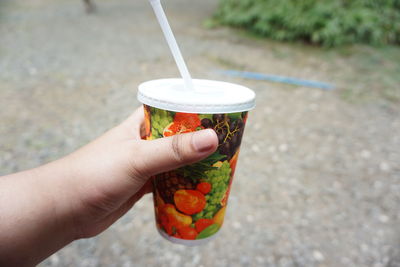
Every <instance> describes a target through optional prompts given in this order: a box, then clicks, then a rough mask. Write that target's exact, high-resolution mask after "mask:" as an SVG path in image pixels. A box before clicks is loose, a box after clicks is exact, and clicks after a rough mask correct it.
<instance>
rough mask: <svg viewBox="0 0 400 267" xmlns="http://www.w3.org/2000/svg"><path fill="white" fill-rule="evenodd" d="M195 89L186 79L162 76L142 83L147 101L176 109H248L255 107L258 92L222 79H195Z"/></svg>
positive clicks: (140, 97) (143, 99) (213, 111)
mask: <svg viewBox="0 0 400 267" xmlns="http://www.w3.org/2000/svg"><path fill="white" fill-rule="evenodd" d="M193 85H194V88H195V89H194V90H187V89H186V88H184V83H183V80H182V79H160V80H152V81H148V82H144V83H142V84H140V85H139V91H138V95H137V98H138V100H139V101H140V102H142V103H143V104H146V105H149V106H152V107H155V108H159V109H164V110H170V111H175V112H186V113H202V114H218V113H234V112H242V111H248V110H250V109H253V108H254V107H255V96H256V95H255V93H254V92H253V91H252V90H250V89H249V88H247V87H244V86H241V85H237V84H233V83H227V82H219V81H211V80H198V79H193Z"/></svg>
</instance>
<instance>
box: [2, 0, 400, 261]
mask: <svg viewBox="0 0 400 267" xmlns="http://www.w3.org/2000/svg"><path fill="white" fill-rule="evenodd" d="M163 3H164V7H165V10H166V13H167V15H168V17H169V19H170V23H171V25H172V27H173V30H174V32H175V34H176V37H177V39H178V42H179V44H180V46H181V49H182V52H183V55H184V57H185V58H186V60H187V64H188V66H189V69H190V71H191V73H192V75H193V76H194V77H196V78H207V79H217V80H226V81H230V82H235V83H240V84H243V85H246V86H248V87H250V88H252V89H253V90H255V92H256V93H257V108H256V109H255V110H254V111H253V112H251V113H250V117H249V121H248V126H247V127H246V132H245V137H244V143H243V145H242V150H241V151H242V152H241V157H240V160H239V166H238V168H237V171H236V178H235V182H234V183H233V188H232V193H231V197H230V200H229V206H228V213H227V217H226V220H225V224H224V227H223V229H222V230H221V233H220V234H219V237H218V238H217V239H215V240H214V241H212V242H210V243H209V244H207V245H205V246H202V247H195V248H186V247H182V246H179V245H173V244H170V243H168V242H167V241H165V240H163V239H162V238H161V237H160V236H159V235H158V233H157V231H156V228H155V225H154V215H153V207H152V199H151V196H146V197H144V199H143V200H142V201H141V202H140V203H138V204H137V205H136V206H135V207H134V208H133V209H132V210H131V211H130V212H129V213H128V214H126V215H125V216H124V217H123V218H121V219H120V220H119V221H118V222H117V223H116V224H115V225H113V226H112V227H111V228H110V229H108V230H107V231H105V232H104V233H102V234H101V235H99V236H98V237H96V238H93V239H87V240H80V241H76V242H74V243H72V244H70V245H69V246H67V247H65V248H64V249H63V250H61V251H60V252H58V253H56V254H54V255H53V256H51V257H50V258H49V259H47V260H46V261H44V262H43V263H42V264H40V265H39V266H41V267H44V266H88V267H89V266H124V267H127V266H373V267H381V266H382V267H395V266H400V208H399V204H400V116H399V115H400V47H399V42H400V2H399V1H397V0H392V1H389V0H387V1H383V0H382V1H370V0H362V1H361V0H357V1H356V0H352V1H339V0H334V1H316V0H309V1H286V0H285V1H283V0H282V1H277V0H246V1H244V0H240V1H239V0H221V1H220V2H218V1H217V0H201V1H194V0H191V1H190V0H186V1H183V0H165V1H164V2H163ZM93 4H94V5H95V6H94V7H90V6H89V7H88V6H86V5H85V4H84V2H83V1H79V0H75V1H67V0H57V1H54V0H52V1H50V0H30V1H23V0H1V1H0V106H1V108H0V122H1V123H0V136H1V139H0V151H1V153H0V174H1V175H3V174H8V173H12V172H16V171H19V170H24V169H27V168H31V167H35V166H38V165H40V164H43V163H45V162H48V161H51V160H54V159H57V158H59V157H62V156H63V155H66V154H67V153H69V152H71V151H74V150H75V149H77V148H79V147H80V146H82V145H83V144H85V143H87V142H89V141H90V140H92V139H94V138H96V137H97V136H99V135H100V134H102V133H103V132H104V131H106V130H107V129H109V128H111V127H113V126H114V125H116V124H117V123H119V122H121V121H122V120H123V119H125V118H126V117H127V116H128V115H129V114H130V113H132V111H133V110H134V109H135V108H136V107H138V106H139V105H140V104H139V103H138V101H137V100H136V92H137V86H138V84H139V83H140V82H143V81H146V80H149V79H155V78H165V77H176V76H178V71H177V68H176V66H175V63H174V61H173V59H172V57H171V55H170V52H169V50H168V47H167V45H166V43H165V41H164V39H163V36H162V33H161V30H160V28H159V25H158V24H157V22H156V19H155V16H154V14H153V12H152V10H151V7H150V5H149V3H148V2H147V1H146V0H107V1H106V0H94V1H93ZM227 70H234V71H247V72H256V73H259V74H268V75H280V76H285V77H290V78H298V79H303V80H314V81H321V82H325V83H329V84H331V85H333V86H334V88H331V87H330V89H329V90H327V88H325V89H324V88H311V87H307V86H304V85H305V84H304V82H301V81H300V82H295V84H287V83H277V82H272V81H270V76H262V75H261V76H260V75H258V76H257V75H256V76H257V77H258V78H260V77H262V79H263V80H256V79H253V78H254V77H255V76H254V75H250V76H249V75H248V74H246V75H243V73H242V72H235V73H236V74H235V75H239V76H240V77H237V76H235V75H232V72H228V73H227V72H223V71H227ZM228 74H229V75H228ZM244 76H246V77H244ZM268 77H269V78H268ZM264 78H265V79H264ZM284 80H285V81H288V79H287V78H285V79H284ZM289 80H292V79H289Z"/></svg>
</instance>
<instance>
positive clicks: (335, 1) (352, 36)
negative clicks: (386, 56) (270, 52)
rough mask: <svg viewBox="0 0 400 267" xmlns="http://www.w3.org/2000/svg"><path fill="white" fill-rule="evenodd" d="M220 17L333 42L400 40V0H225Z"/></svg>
mask: <svg viewBox="0 0 400 267" xmlns="http://www.w3.org/2000/svg"><path fill="white" fill-rule="evenodd" d="M215 21H216V22H217V23H219V24H223V25H231V26H235V27H241V28H244V29H247V30H250V31H252V32H254V33H256V34H257V35H261V36H265V37H270V38H273V39H276V40H281V41H297V40H301V41H304V42H309V43H313V44H321V45H323V46H329V47H332V46H338V45H342V44H351V43H367V44H397V45H398V44H400V0H220V4H219V8H218V10H217V12H216V14H215Z"/></svg>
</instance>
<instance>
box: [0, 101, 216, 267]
mask: <svg viewBox="0 0 400 267" xmlns="http://www.w3.org/2000/svg"><path fill="white" fill-rule="evenodd" d="M142 127H143V109H142V108H139V109H138V110H136V112H135V113H134V114H133V115H132V116H131V117H130V118H128V119H127V120H126V121H124V122H123V123H122V124H120V125H119V126H117V127H115V128H113V129H111V130H110V131H108V132H107V133H105V134H104V135H103V136H101V137H100V138H98V139H97V140H95V141H93V142H92V143H90V144H88V145H86V146H84V147H83V148H81V149H79V150H78V151H76V152H74V153H72V154H71V155H68V156H67V157H65V158H63V159H60V160H57V161H55V162H51V163H49V164H47V165H44V166H41V167H39V168H36V169H33V170H29V171H25V172H21V173H17V174H13V175H9V176H5V177H1V178H0V217H1V220H0V265H1V263H2V262H7V263H10V262H14V263H15V265H18V266H25V264H26V263H28V266H29V264H36V263H38V262H39V261H41V260H43V259H44V258H45V257H47V256H49V255H51V253H53V252H55V251H56V250H58V249H59V248H61V247H63V246H65V245H66V244H68V243H69V242H71V241H73V240H75V239H79V238H85V237H92V236H94V235H97V234H99V233H100V232H102V231H104V230H105V229H106V228H107V227H109V226H110V225H111V224H112V223H113V222H115V221H116V220H117V219H118V218H120V217H121V216H122V215H123V214H125V213H126V212H127V211H128V210H129V209H130V208H131V207H132V206H133V205H134V204H135V203H136V202H137V201H138V200H139V199H140V198H141V197H142V196H143V194H145V193H146V192H149V191H151V184H150V183H149V177H151V176H152V175H155V174H157V173H160V172H164V171H168V170H172V169H176V168H178V167H181V166H183V165H187V164H190V163H193V162H196V161H199V160H201V159H203V158H205V157H207V156H208V155H210V154H211V153H213V152H214V151H215V150H216V148H217V145H218V139H217V136H216V134H215V132H214V131H212V130H202V131H198V132H195V133H188V134H181V135H175V136H172V137H168V138H162V139H157V140H153V141H144V140H142V139H141V138H140V136H141V135H140V132H141V129H142ZM2 200H7V201H2ZM2 215H3V216H2ZM2 244H3V245H2ZM10 244H11V245H10ZM4 259H6V260H7V261H2V260H4ZM11 265H12V264H11Z"/></svg>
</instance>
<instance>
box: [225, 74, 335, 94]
mask: <svg viewBox="0 0 400 267" xmlns="http://www.w3.org/2000/svg"><path fill="white" fill-rule="evenodd" d="M218 72H219V73H222V74H225V75H228V76H233V77H241V78H246V79H253V80H263V81H271V82H278V83H287V84H292V85H298V86H304V87H313V88H319V89H323V90H327V91H330V90H334V89H335V86H334V85H333V84H330V83H324V82H317V81H309V80H302V79H297V78H293V77H286V76H278V75H272V74H263V73H257V72H248V71H238V70H218Z"/></svg>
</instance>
